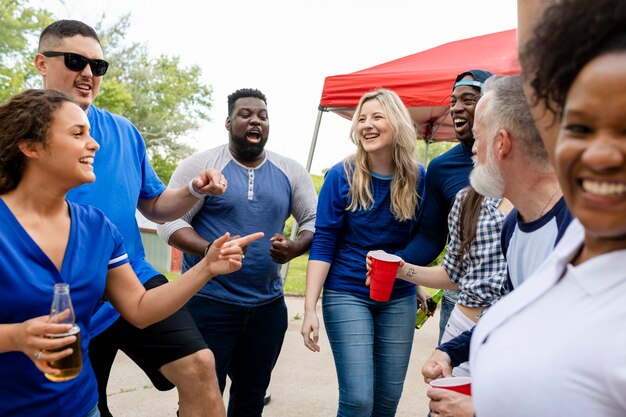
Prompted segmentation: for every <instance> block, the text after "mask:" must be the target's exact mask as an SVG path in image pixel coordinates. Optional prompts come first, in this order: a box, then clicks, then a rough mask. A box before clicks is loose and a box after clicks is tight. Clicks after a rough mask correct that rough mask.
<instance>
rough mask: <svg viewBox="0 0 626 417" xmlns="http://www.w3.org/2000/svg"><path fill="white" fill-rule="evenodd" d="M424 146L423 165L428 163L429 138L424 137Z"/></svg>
mask: <svg viewBox="0 0 626 417" xmlns="http://www.w3.org/2000/svg"><path fill="white" fill-rule="evenodd" d="M424 142H426V146H424V166H426V165H427V163H428V145H429V144H430V140H428V139H426V140H425V141H424Z"/></svg>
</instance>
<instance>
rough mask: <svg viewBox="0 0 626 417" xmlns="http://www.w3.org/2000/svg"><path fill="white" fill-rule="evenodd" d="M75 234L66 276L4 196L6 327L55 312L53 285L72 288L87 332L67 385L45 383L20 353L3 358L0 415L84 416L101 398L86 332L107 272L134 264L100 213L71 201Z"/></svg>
mask: <svg viewBox="0 0 626 417" xmlns="http://www.w3.org/2000/svg"><path fill="white" fill-rule="evenodd" d="M68 206H69V210H70V215H71V226H70V236H69V241H68V245H67V249H66V251H65V256H64V258H63V264H62V267H61V271H59V270H58V269H57V267H56V266H55V265H54V264H53V263H52V261H51V260H50V259H49V258H48V257H47V256H46V254H45V253H44V252H43V251H42V250H41V249H40V248H39V246H38V245H37V244H36V243H35V241H34V240H33V239H32V238H31V237H30V235H29V234H28V233H27V232H26V230H24V228H22V226H21V225H20V223H19V222H18V221H17V219H16V218H15V217H14V216H13V213H12V212H11V211H10V210H9V208H8V207H7V206H6V204H5V203H4V201H3V200H2V199H0V223H1V224H2V228H1V229H0V284H1V285H0V305H1V306H2V308H1V309H0V323H21V322H23V321H26V320H29V319H32V318H34V317H39V316H43V315H47V314H50V305H51V303H52V295H53V293H54V285H55V284H57V283H61V282H65V283H67V284H69V285H70V295H71V297H72V305H73V307H74V313H75V315H76V324H77V325H78V326H79V327H80V330H81V347H82V357H83V369H82V371H81V372H80V374H78V376H77V377H76V378H74V379H72V380H70V381H66V382H52V381H49V380H48V379H46V378H45V376H44V374H43V373H41V371H39V370H38V369H37V368H36V367H35V365H34V364H33V363H32V361H31V360H30V359H29V358H28V357H27V356H26V355H25V354H24V353H22V352H5V353H0V416H3V417H8V416H77V417H78V416H81V417H82V416H84V415H85V414H86V413H87V412H88V411H89V410H91V409H92V408H93V407H94V406H95V405H96V403H97V401H98V392H97V384H96V378H95V375H94V372H93V369H92V368H91V363H90V362H89V351H88V345H89V340H90V335H89V331H88V327H89V322H90V320H91V317H92V315H93V313H94V311H95V309H96V308H97V306H98V303H99V302H100V300H101V299H102V296H103V294H104V287H105V284H106V274H107V272H108V270H109V269H110V268H115V267H117V266H120V265H122V264H124V263H127V262H128V256H127V255H126V252H125V250H124V245H123V239H122V236H121V235H120V234H119V232H118V231H117V229H116V228H115V226H114V225H113V224H112V223H111V222H110V221H108V219H107V218H106V217H105V216H104V215H103V214H102V212H100V211H99V210H97V209H94V208H93V207H87V206H81V205H78V204H74V203H72V202H68Z"/></svg>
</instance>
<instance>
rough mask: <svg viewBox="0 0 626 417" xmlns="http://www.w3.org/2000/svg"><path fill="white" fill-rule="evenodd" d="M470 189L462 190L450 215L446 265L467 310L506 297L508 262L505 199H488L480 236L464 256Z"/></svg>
mask: <svg viewBox="0 0 626 417" xmlns="http://www.w3.org/2000/svg"><path fill="white" fill-rule="evenodd" d="M466 194H467V188H464V189H463V190H461V191H459V193H458V194H457V195H456V198H455V200H454V204H453V205H452V209H451V210H450V214H449V215H448V230H449V232H450V241H449V242H448V248H447V252H446V254H445V256H444V258H443V262H442V264H441V265H442V266H443V268H444V269H445V270H446V271H447V272H448V275H449V276H450V279H451V280H452V281H453V282H456V283H458V284H459V298H458V301H457V302H458V303H459V304H461V305H464V306H467V307H488V306H490V305H491V304H493V303H494V302H496V301H497V300H498V299H499V298H500V297H502V296H503V295H504V294H506V292H507V291H506V288H505V282H506V278H507V268H506V259H505V258H504V255H503V254H502V248H501V241H500V231H501V230H502V223H503V221H504V218H505V214H504V213H502V212H501V211H500V210H498V205H499V204H500V201H501V199H499V198H485V199H484V200H483V203H482V209H481V212H480V216H479V218H478V226H477V228H476V236H475V237H474V240H473V241H472V243H471V245H470V248H469V251H468V252H467V253H465V254H461V253H460V246H461V239H460V230H459V228H460V224H459V221H460V218H461V216H460V209H461V202H462V201H463V198H464V197H465V195H466Z"/></svg>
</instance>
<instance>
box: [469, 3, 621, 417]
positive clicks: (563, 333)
mask: <svg viewBox="0 0 626 417" xmlns="http://www.w3.org/2000/svg"><path fill="white" fill-rule="evenodd" d="M519 4H520V17H521V18H520V32H519V33H520V40H521V41H522V45H523V48H522V54H521V62H522V66H523V68H524V74H526V75H527V76H528V77H529V79H528V80H527V82H528V84H529V90H528V91H530V92H532V93H533V94H530V97H529V99H530V101H531V103H533V104H534V105H535V111H536V113H535V118H536V120H537V123H538V127H539V128H540V132H541V134H542V138H543V140H544V143H545V145H546V148H547V150H548V153H549V154H550V155H551V156H552V158H553V162H554V164H555V168H556V171H557V175H558V178H559V183H560V185H561V188H562V190H563V194H564V196H565V199H566V201H567V205H568V207H569V209H570V211H571V212H572V214H573V215H574V216H575V217H576V218H577V220H574V221H573V222H572V224H571V226H570V227H569V228H568V229H567V231H566V232H565V234H564V235H563V238H562V239H561V241H560V243H559V245H558V246H557V247H556V248H555V252H554V253H553V254H552V255H551V257H550V258H549V260H548V261H547V262H545V263H544V264H543V265H542V268H541V270H540V271H538V272H537V273H536V274H535V275H534V276H532V277H530V278H529V279H528V280H527V282H526V283H525V284H524V285H523V286H521V287H520V288H519V290H516V291H515V292H514V293H512V294H511V295H510V296H509V297H506V298H504V299H503V300H502V301H501V302H500V303H498V304H497V305H496V306H495V307H493V308H492V309H490V310H489V311H488V312H487V314H486V315H485V317H484V318H483V319H481V322H480V323H479V324H478V327H477V329H476V331H475V333H474V336H473V337H472V345H471V348H472V351H471V366H472V373H473V382H472V391H473V395H474V404H475V411H476V414H477V415H480V416H486V417H490V416H494V417H495V416H501V415H507V416H513V417H517V416H519V417H521V416H531V415H532V416H535V415H567V416H606V417H618V416H624V415H626V402H625V401H624V392H626V356H624V350H623V349H622V348H621V347H622V346H625V345H626V332H624V331H622V329H623V323H624V321H626V302H625V300H624V294H626V272H625V270H624V265H625V263H624V259H626V30H625V29H624V21H626V4H625V3H624V2H615V1H613V0H596V1H594V2H588V1H585V0H560V1H558V2H554V4H553V5H551V6H549V7H548V8H547V9H546V10H545V11H543V10H542V8H543V7H545V3H542V2H539V1H538V0H537V1H536V2H534V1H528V0H527V1H521V0H520V2H519ZM535 22H538V23H537V26H536V28H534V30H531V29H532V28H533V24H534V23H535ZM526 42H527V43H526ZM545 109H548V111H547V112H546V111H545ZM556 334H558V336H555V335H556ZM540 375H543V376H548V377H545V378H539V376H540ZM494 392H498V395H493V393H494Z"/></svg>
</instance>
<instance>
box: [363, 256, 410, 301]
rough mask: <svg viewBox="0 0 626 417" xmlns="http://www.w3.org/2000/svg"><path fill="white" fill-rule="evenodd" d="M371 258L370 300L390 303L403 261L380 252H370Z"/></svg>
mask: <svg viewBox="0 0 626 417" xmlns="http://www.w3.org/2000/svg"><path fill="white" fill-rule="evenodd" d="M370 257H371V258H372V270H371V271H370V298H371V299H372V300H375V301H389V296H391V290H392V289H393V283H394V282H395V280H396V275H397V273H398V266H400V261H402V259H401V258H400V257H399V256H396V255H391V254H389V253H386V252H383V251H380V250H377V251H374V252H370Z"/></svg>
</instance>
